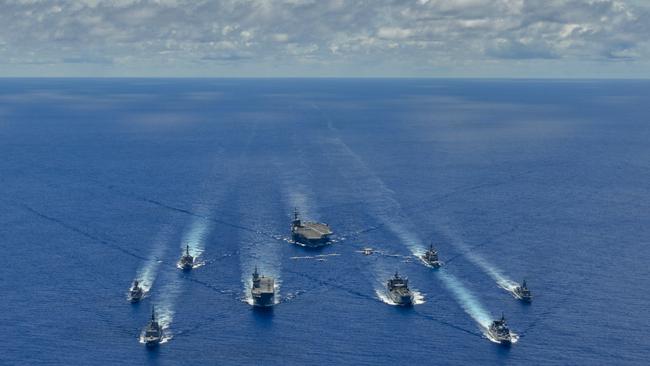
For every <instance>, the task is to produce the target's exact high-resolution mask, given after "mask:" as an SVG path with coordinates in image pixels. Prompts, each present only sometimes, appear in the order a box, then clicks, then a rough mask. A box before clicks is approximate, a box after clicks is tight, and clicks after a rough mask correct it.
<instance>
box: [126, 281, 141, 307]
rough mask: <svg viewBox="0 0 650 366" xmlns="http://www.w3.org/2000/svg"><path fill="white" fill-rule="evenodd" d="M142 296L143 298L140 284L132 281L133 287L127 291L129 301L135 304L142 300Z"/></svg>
mask: <svg viewBox="0 0 650 366" xmlns="http://www.w3.org/2000/svg"><path fill="white" fill-rule="evenodd" d="M142 296H144V290H143V289H142V287H140V283H139V282H138V280H135V281H133V286H131V289H130V290H129V301H130V302H133V303H136V302H138V301H140V300H142Z"/></svg>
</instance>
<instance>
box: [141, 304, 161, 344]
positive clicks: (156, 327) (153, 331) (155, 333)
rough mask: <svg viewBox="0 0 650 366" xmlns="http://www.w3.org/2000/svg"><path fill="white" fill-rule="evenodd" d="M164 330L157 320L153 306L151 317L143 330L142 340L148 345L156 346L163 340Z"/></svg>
mask: <svg viewBox="0 0 650 366" xmlns="http://www.w3.org/2000/svg"><path fill="white" fill-rule="evenodd" d="M162 337H163V330H162V327H161V326H160V323H158V320H156V312H155V311H154V309H153V307H152V308H151V319H150V320H149V323H148V324H147V326H146V327H145V328H144V331H143V332H142V340H143V341H144V344H146V345H147V346H148V347H155V346H157V345H158V344H160V342H161V341H162Z"/></svg>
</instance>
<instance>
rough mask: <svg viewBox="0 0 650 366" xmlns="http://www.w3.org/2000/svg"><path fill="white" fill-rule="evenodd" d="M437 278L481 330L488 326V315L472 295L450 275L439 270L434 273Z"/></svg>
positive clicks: (489, 318) (443, 270) (442, 269)
mask: <svg viewBox="0 0 650 366" xmlns="http://www.w3.org/2000/svg"><path fill="white" fill-rule="evenodd" d="M436 275H437V277H438V278H439V279H440V280H441V281H442V283H443V284H444V285H445V287H446V288H447V289H448V290H449V291H450V292H451V294H452V295H453V296H454V299H455V300H456V302H457V303H458V304H460V306H461V307H462V308H463V310H464V311H465V313H467V314H468V315H469V316H470V317H472V319H474V321H475V322H476V323H477V324H478V325H479V327H480V328H481V330H483V331H484V332H485V330H486V329H487V328H488V327H489V326H490V322H491V317H490V314H489V313H488V312H487V310H485V308H483V305H481V303H480V302H479V301H478V299H476V297H474V295H473V294H472V293H471V292H470V291H469V290H468V289H467V288H466V287H465V286H463V284H462V283H461V282H460V281H459V280H458V279H457V278H456V277H455V276H454V275H452V274H451V273H449V272H448V271H446V270H445V269H444V268H441V269H440V270H439V271H437V272H436Z"/></svg>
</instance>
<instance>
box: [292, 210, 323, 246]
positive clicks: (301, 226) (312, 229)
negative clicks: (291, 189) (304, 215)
mask: <svg viewBox="0 0 650 366" xmlns="http://www.w3.org/2000/svg"><path fill="white" fill-rule="evenodd" d="M330 235H332V230H331V229H330V227H329V226H328V225H327V224H323V223H320V222H308V221H302V220H300V218H299V217H298V210H295V211H294V212H293V221H292V222H291V238H292V239H293V241H294V242H296V243H298V244H302V245H304V246H308V247H320V246H324V245H327V244H329V242H330Z"/></svg>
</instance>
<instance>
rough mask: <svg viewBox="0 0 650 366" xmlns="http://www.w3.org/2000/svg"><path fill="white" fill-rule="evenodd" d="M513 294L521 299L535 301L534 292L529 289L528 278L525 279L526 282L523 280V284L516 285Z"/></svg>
mask: <svg viewBox="0 0 650 366" xmlns="http://www.w3.org/2000/svg"><path fill="white" fill-rule="evenodd" d="M512 294H513V295H514V296H515V297H516V298H518V299H519V300H522V301H525V302H531V301H533V294H531V292H530V290H529V289H528V286H526V280H524V282H522V284H521V285H519V286H517V287H515V288H514V289H513V290H512Z"/></svg>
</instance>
